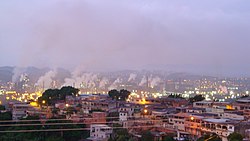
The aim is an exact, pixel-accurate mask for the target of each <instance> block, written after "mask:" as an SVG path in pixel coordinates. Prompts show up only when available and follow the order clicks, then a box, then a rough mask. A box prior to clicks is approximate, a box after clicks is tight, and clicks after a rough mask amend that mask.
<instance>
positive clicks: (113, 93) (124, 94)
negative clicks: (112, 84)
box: [108, 89, 130, 101]
mask: <svg viewBox="0 0 250 141" xmlns="http://www.w3.org/2000/svg"><path fill="white" fill-rule="evenodd" d="M108 95H109V97H111V98H112V99H113V100H118V101H125V100H126V99H127V98H128V96H129V95H130V91H128V90H124V89H122V90H120V91H118V90H115V89H114V90H110V91H109V92H108Z"/></svg>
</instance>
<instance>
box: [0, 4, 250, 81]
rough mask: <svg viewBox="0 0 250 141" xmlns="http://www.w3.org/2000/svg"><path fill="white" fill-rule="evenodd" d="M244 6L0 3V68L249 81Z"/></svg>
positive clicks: (249, 26)
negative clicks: (157, 73) (137, 72)
mask: <svg viewBox="0 0 250 141" xmlns="http://www.w3.org/2000/svg"><path fill="white" fill-rule="evenodd" d="M249 4H250V2H249V1H244V0H239V1H232V0H224V1H219V2H218V1H202V2H199V1H195V0H192V1H188V2H183V1H151V0H147V1H142V0H138V1H119V2H117V1H113V0H109V1H105V2H103V1H98V0H84V1H82V0H74V1H66V0H53V1H43V2H39V1H29V2H25V1H12V2H11V1H2V2H0V21H1V22H0V31H1V32H0V47H1V53H2V54H1V56H0V66H21V67H27V66H36V67H51V68H56V67H63V68H67V69H71V70H72V68H73V70H74V68H77V67H79V66H80V67H81V68H82V69H85V70H95V71H103V70H104V71H113V70H123V69H132V70H141V69H151V70H152V69H155V70H158V69H163V70H165V69H167V70H176V71H188V72H193V73H196V72H199V73H208V74H222V75H247V76H250V73H249V72H250V66H248V60H249V59H250V57H249V56H248V52H249V51H250V48H249V47H248V46H249V43H250V41H249V40H248V37H249V35H250V9H249V8H248V7H249V6H248V5H249Z"/></svg>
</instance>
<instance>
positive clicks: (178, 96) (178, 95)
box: [168, 94, 184, 99]
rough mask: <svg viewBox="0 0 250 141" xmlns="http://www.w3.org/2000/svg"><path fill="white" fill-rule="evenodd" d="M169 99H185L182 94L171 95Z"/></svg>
mask: <svg viewBox="0 0 250 141" xmlns="http://www.w3.org/2000/svg"><path fill="white" fill-rule="evenodd" d="M168 98H180V99H184V98H183V97H182V96H181V94H170V95H169V96H168Z"/></svg>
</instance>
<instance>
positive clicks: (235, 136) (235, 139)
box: [227, 132, 243, 141]
mask: <svg viewBox="0 0 250 141" xmlns="http://www.w3.org/2000/svg"><path fill="white" fill-rule="evenodd" d="M227 139H228V141H242V140H243V136H242V135H241V134H239V133H237V132H233V133H232V134H230V135H229V136H228V137H227Z"/></svg>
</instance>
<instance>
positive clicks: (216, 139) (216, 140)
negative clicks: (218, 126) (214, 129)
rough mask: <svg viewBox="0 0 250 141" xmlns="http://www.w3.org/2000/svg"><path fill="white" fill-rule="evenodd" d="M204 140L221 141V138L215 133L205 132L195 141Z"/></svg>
mask: <svg viewBox="0 0 250 141" xmlns="http://www.w3.org/2000/svg"><path fill="white" fill-rule="evenodd" d="M204 140H206V141H222V140H221V138H220V137H219V136H218V135H217V134H215V133H213V134H210V135H208V134H205V135H203V136H202V137H200V138H199V139H197V141H204Z"/></svg>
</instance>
